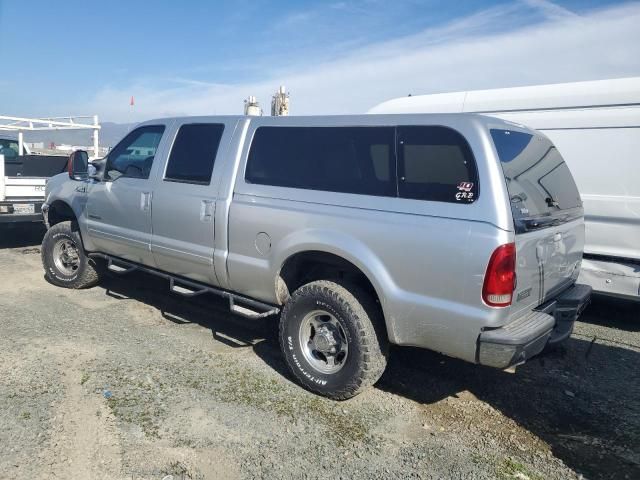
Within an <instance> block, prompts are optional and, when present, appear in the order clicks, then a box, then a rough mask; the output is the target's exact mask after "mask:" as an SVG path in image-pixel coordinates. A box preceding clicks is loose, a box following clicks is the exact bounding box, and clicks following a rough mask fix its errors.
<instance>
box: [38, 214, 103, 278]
mask: <svg viewBox="0 0 640 480" xmlns="http://www.w3.org/2000/svg"><path fill="white" fill-rule="evenodd" d="M40 252H41V256H42V265H43V267H44V272H45V277H46V279H47V280H48V281H49V282H50V283H52V284H54V285H57V286H58V287H65V288H89V287H93V286H94V285H96V284H97V283H98V282H99V281H100V274H101V271H102V269H101V268H100V266H99V265H98V264H97V263H96V261H95V260H93V259H92V258H89V257H88V256H87V254H86V253H85V251H84V247H83V246H82V237H81V236H80V229H79V227H78V224H77V223H76V222H71V221H66V222H60V223H57V224H55V225H53V226H52V227H51V228H50V229H49V230H47V233H46V234H45V235H44V239H43V240H42V248H41V249H40Z"/></svg>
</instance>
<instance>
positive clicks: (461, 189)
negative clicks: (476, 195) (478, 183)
mask: <svg viewBox="0 0 640 480" xmlns="http://www.w3.org/2000/svg"><path fill="white" fill-rule="evenodd" d="M471 190H473V182H460V183H459V184H458V193H456V200H458V201H461V200H466V201H467V202H472V201H473V192H472V191H471Z"/></svg>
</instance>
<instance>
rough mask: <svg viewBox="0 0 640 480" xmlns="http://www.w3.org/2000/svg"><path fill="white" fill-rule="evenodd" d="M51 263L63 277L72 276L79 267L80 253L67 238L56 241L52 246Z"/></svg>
mask: <svg viewBox="0 0 640 480" xmlns="http://www.w3.org/2000/svg"><path fill="white" fill-rule="evenodd" d="M53 263H54V264H55V266H56V268H57V269H58V270H59V271H60V272H61V273H64V274H65V275H69V276H71V275H73V274H74V273H76V272H77V271H78V268H79V267H80V253H79V252H78V247H77V246H76V244H75V243H74V242H72V241H71V240H69V239H68V238H64V239H62V240H58V241H57V242H56V244H55V245H54V246H53Z"/></svg>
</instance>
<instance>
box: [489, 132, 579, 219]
mask: <svg viewBox="0 0 640 480" xmlns="http://www.w3.org/2000/svg"><path fill="white" fill-rule="evenodd" d="M491 137H492V138H493V142H494V144H495V146H496V151H497V153H498V156H499V157H500V162H501V164H502V170H503V172H504V176H505V179H506V182H507V190H508V191H509V198H510V201H511V209H512V211H513V217H514V221H515V222H516V227H518V225H519V224H522V225H523V228H526V227H527V226H529V228H531V227H540V226H544V225H545V222H544V220H545V219H548V220H553V219H554V218H555V217H557V216H558V215H557V214H562V216H565V217H566V214H565V213H563V212H565V211H567V210H572V209H575V208H578V207H582V201H581V200H580V194H579V193H578V188H577V187H576V184H575V182H574V180H573V177H572V175H571V172H570V171H569V168H567V164H566V163H565V162H564V159H563V158H562V155H560V152H558V150H557V149H556V147H555V146H554V145H553V144H552V143H551V141H550V140H549V139H547V138H546V137H543V136H541V135H532V134H529V133H525V132H517V131H513V130H499V129H493V130H491Z"/></svg>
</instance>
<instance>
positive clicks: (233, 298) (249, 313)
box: [89, 253, 280, 319]
mask: <svg viewBox="0 0 640 480" xmlns="http://www.w3.org/2000/svg"><path fill="white" fill-rule="evenodd" d="M89 256H90V257H92V258H102V259H104V260H106V261H107V269H108V270H109V271H110V272H113V273H117V274H118V275H124V274H126V273H131V272H134V271H136V270H139V271H142V272H146V273H150V274H152V275H155V276H157V277H161V278H166V279H167V280H169V291H171V292H173V293H176V294H178V295H182V296H183V297H196V296H198V295H202V294H203V293H213V294H214V295H218V296H219V297H224V298H226V299H228V300H229V310H231V311H232V312H233V313H235V314H238V315H241V316H243V317H246V318H252V319H258V318H265V317H268V316H270V315H275V314H277V313H279V312H280V309H279V308H278V307H276V306H273V305H270V304H268V303H264V302H261V301H259V300H254V299H252V298H249V297H244V296H242V295H237V294H235V293H232V292H229V291H227V290H223V289H221V288H216V287H212V286H211V285H206V284H204V283H200V282H196V281H193V280H187V279H184V278H180V277H177V276H174V275H171V274H169V273H165V272H162V271H160V270H156V269H155V268H150V267H143V266H142V265H138V264H135V263H131V262H128V261H126V260H122V259H120V258H116V257H112V256H110V255H105V254H102V253H90V254H89Z"/></svg>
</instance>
